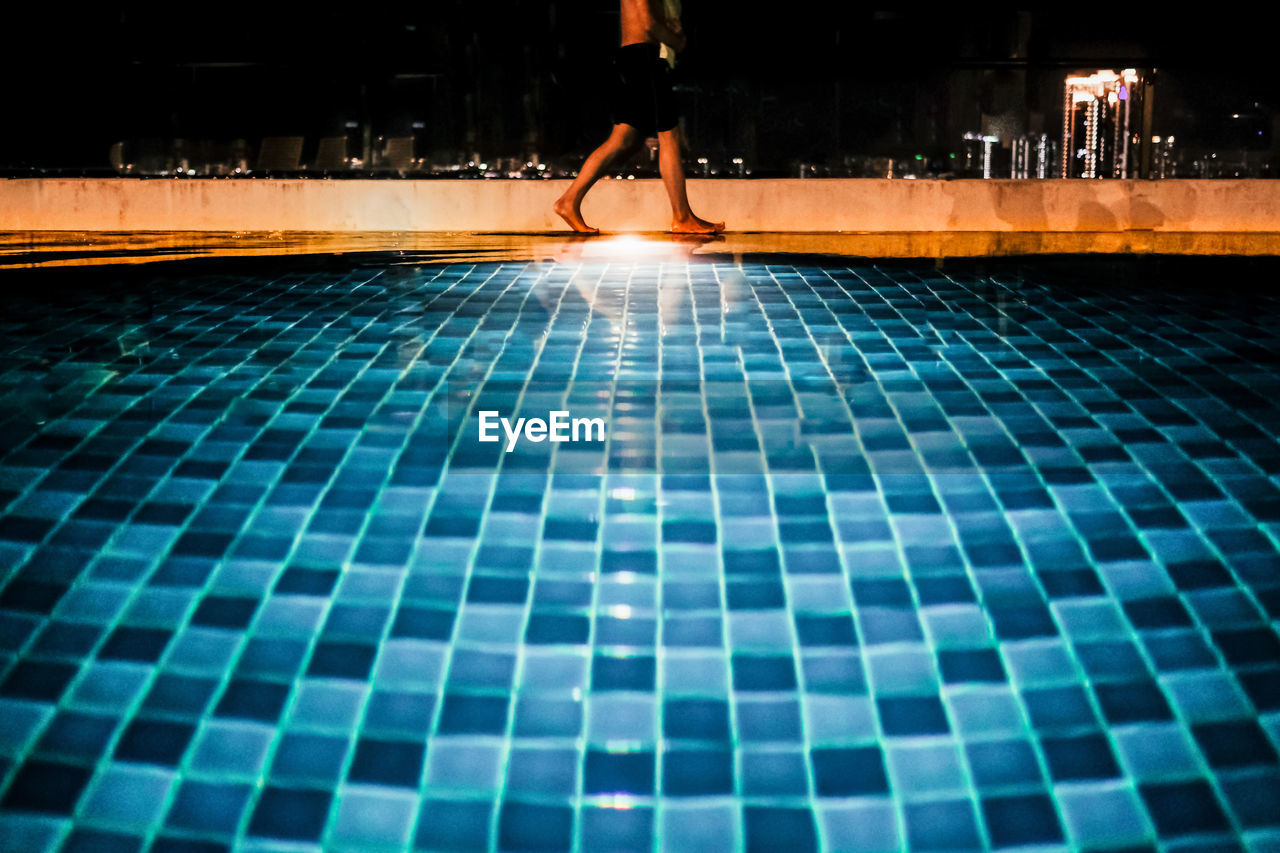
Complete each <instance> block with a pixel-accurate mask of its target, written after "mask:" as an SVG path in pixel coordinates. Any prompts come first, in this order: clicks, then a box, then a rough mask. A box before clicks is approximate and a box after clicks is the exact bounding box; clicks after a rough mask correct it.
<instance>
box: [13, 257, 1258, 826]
mask: <svg viewBox="0 0 1280 853" xmlns="http://www.w3.org/2000/svg"><path fill="white" fill-rule="evenodd" d="M1274 270H1275V265H1274V262H1272V261H1258V262H1254V263H1252V264H1248V265H1241V264H1236V263H1232V262H1229V261H1227V260H1217V261H1212V262H1208V261H1207V262H1204V263H1192V262H1191V261H1188V260H1175V259H1160V260H1155V259H1148V260H1146V261H1141V262H1139V261H1124V260H1115V259H1112V260H1100V259H1093V260H1089V259H1084V260H1076V261H1072V262H1065V261H1061V260H1053V259H1050V260H1038V261H1022V260H1017V259H1015V260H1010V261H1006V262H1000V263H995V262H992V263H982V262H974V263H967V264H961V263H953V262H949V263H947V264H934V263H932V262H912V261H860V260H857V259H847V258H846V259H840V258H829V257H803V256H748V257H743V258H737V259H735V258H732V257H714V256H713V257H708V258H700V259H694V260H689V261H678V262H677V261H670V262H663V263H656V262H649V261H646V260H645V259H644V258H634V257H633V258H629V259H624V260H618V261H613V262H610V261H607V260H592V261H584V262H580V263H555V262H536V261H524V260H521V261H515V262H506V263H504V262H496V261H495V262H484V263H458V264H448V263H426V262H423V263H416V262H413V260H412V259H408V260H406V259H405V258H403V257H399V258H381V257H379V256H367V257H363V258H346V259H320V260H314V259H312V260H299V259H293V260H289V261H283V262H281V261H276V262H262V261H242V262H236V263H231V262H225V261H224V262H210V263H204V264H198V263H197V264H192V263H181V264H160V265H154V266H147V267H141V268H135V269H132V270H130V271H124V270H121V269H119V268H114V267H103V268H96V269H93V270H79V271H75V272H74V274H72V273H63V272H57V271H53V270H38V271H32V272H30V273H23V274H21V277H11V278H9V279H8V283H9V284H10V289H9V290H8V291H7V293H8V295H7V296H6V297H5V312H4V316H3V318H2V319H0V340H2V344H0V397H2V398H3V399H4V400H5V406H4V410H3V411H4V415H3V418H4V420H3V422H0V453H3V456H0V566H3V567H5V571H4V573H3V574H2V575H0V582H2V583H3V586H2V587H0V720H3V722H2V723H0V847H3V848H4V849H15V850H18V849H20V850H42V849H50V850H57V849H66V850H82V849H84V850H88V849H94V850H139V849H149V850H157V851H159V850H164V851H173V850H216V849H226V848H228V847H233V846H234V847H237V848H238V849H246V850H268V849H270V850H281V849H288V850H292V849H299V850H305V849H318V848H321V847H323V848H324V849H332V850H361V851H363V850H381V849H388V850H393V849H418V850H437V849H440V850H458V849H485V848H499V849H552V850H559V849H575V850H597V849H604V850H613V849H649V848H654V847H661V848H663V849H668V850H687V849H691V848H698V849H703V850H708V851H710V850H718V849H726V850H734V849H749V850H782V849H785V850H806V849H830V850H881V849H885V850H891V849H900V848H903V847H909V848H911V849H916V850H931V849H956V848H960V849H965V848H1006V847H1017V846H1033V847H1039V848H1048V849H1065V848H1070V849H1120V848H1134V849H1161V850H1174V849H1176V850H1190V849H1209V848H1210V847H1212V848H1213V849H1232V848H1235V849H1239V848H1250V849H1258V850H1262V849H1276V848H1277V846H1280V761H1278V759H1277V752H1276V748H1277V743H1280V640H1278V639H1277V635H1276V619H1277V618H1278V614H1280V555H1278V553H1277V542H1280V488H1277V476H1280V444H1278V443H1277V435H1278V434H1280V410H1278V409H1277V401H1278V400H1280V369H1278V367H1280V337H1278V336H1277V331H1276V330H1277V329H1280V300H1277V299H1276V298H1275V296H1274V295H1273V294H1272V293H1271V292H1269V291H1268V290H1267V288H1266V285H1267V284H1268V280H1269V277H1270V274H1273V273H1274ZM560 410H563V411H568V412H572V413H573V414H574V415H575V416H583V417H587V416H590V417H596V416H598V417H600V418H601V419H602V420H603V421H604V422H605V425H606V435H605V437H604V440H603V441H589V442H581V443H554V442H550V441H541V442H533V441H524V442H522V443H519V444H518V445H517V446H515V447H514V448H513V449H512V451H511V452H510V453H508V452H506V448H505V445H504V444H503V443H502V442H496V443H482V442H479V441H478V440H476V439H477V437H478V433H477V423H478V420H477V418H478V413H479V412H481V411H495V412H500V413H501V414H502V415H511V416H512V417H515V416H528V417H534V416H537V417H543V416H545V415H546V414H547V413H549V412H552V411H560Z"/></svg>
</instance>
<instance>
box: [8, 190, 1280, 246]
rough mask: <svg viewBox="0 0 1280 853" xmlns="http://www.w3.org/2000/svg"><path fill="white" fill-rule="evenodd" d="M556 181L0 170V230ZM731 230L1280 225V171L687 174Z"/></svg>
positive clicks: (93, 225)
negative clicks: (815, 176) (853, 176)
mask: <svg viewBox="0 0 1280 853" xmlns="http://www.w3.org/2000/svg"><path fill="white" fill-rule="evenodd" d="M566 185H567V184H566V182H564V181H451V180H441V181H432V180H426V181H415V180H336V181H328V180H317V179H310V180H285V179H258V180H252V179H250V180H175V179H163V178H159V179H152V180H135V179H113V178H96V179H95V178H83V179H77V178H58V179H30V178H19V179H10V180H0V230H2V231H268V232H269V231H324V232H333V231H338V232H360V231H400V232H413V231H489V232H494V231H499V232H545V231H550V230H559V229H562V228H563V224H562V223H561V222H560V221H559V220H558V219H556V218H555V217H554V215H553V214H552V213H551V210H550V206H551V202H552V201H553V200H554V199H555V198H556V196H557V195H559V194H560V193H561V192H562V191H563V189H564V187H565V186H566ZM689 196H690V198H691V199H692V201H693V205H694V209H695V210H696V211H698V212H699V213H700V214H701V215H703V216H705V217H708V218H715V219H724V220H726V222H727V223H728V228H729V229H730V230H732V231H763V232H839V231H855V232H926V231H927V232H937V231H945V232H964V231H981V232H1056V233H1071V232H1091V233H1122V232H1133V231H1144V232H1145V231H1154V232H1170V233H1197V232H1215V233H1240V232H1260V233H1280V181H1263V180H1240V181H1195V180H1166V181H1114V180H1105V181H1104V180H1098V181H1083V180H1072V181H1060V180H1059V181H1055V180H1046V181H1034V180H1033V181H1012V180H991V181H981V180H963V181H909V180H895V181H890V180H871V179H865V180H839V179H838V180H795V179H791V180H691V181H690V182H689ZM583 213H584V215H585V216H586V218H587V220H588V221H589V222H591V223H592V224H594V225H597V226H598V227H600V228H602V229H604V230H607V231H660V230H663V229H665V228H667V227H668V226H669V224H670V219H669V217H670V212H669V208H668V207H667V202H666V195H665V193H664V192H663V189H662V186H661V183H660V182H659V181H656V180H640V181H617V180H606V181H602V182H601V183H600V184H599V185H598V186H597V187H596V189H595V190H593V191H592V194H591V195H590V196H589V197H588V199H587V202H586V204H585V205H584V207H583Z"/></svg>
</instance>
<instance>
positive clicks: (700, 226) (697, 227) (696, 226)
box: [671, 216, 724, 234]
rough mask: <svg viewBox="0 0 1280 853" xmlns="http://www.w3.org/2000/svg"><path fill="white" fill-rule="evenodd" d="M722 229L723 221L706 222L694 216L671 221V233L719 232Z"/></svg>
mask: <svg viewBox="0 0 1280 853" xmlns="http://www.w3.org/2000/svg"><path fill="white" fill-rule="evenodd" d="M723 230H724V223H723V222H708V221H707V220H705V219H699V218H698V217H696V216H690V217H689V218H688V219H679V220H676V221H674V222H672V223H671V233H672V234H719V233H720V232H721V231H723Z"/></svg>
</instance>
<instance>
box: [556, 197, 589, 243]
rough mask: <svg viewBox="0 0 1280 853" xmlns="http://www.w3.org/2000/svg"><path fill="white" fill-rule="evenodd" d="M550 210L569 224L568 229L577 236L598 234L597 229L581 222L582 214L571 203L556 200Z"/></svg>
mask: <svg viewBox="0 0 1280 853" xmlns="http://www.w3.org/2000/svg"><path fill="white" fill-rule="evenodd" d="M551 209H552V210H554V211H555V212H556V215H557V216H559V217H560V218H561V219H563V220H564V221H565V222H568V223H569V227H570V228H572V229H573V230H574V231H577V232H578V233H579V234H599V233H600V229H599V228H592V227H591V226H590V225H588V224H587V223H585V222H583V221H582V212H581V211H579V210H578V208H577V207H576V206H575V205H573V204H572V203H570V202H568V201H565V200H564V199H563V198H561V199H557V200H556V203H555V204H554V205H552V208H551Z"/></svg>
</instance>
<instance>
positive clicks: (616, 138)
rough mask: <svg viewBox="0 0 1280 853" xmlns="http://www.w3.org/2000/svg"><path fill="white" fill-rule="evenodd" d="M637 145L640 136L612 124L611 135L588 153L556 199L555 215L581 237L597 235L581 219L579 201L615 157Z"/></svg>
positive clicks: (632, 128)
mask: <svg viewBox="0 0 1280 853" xmlns="http://www.w3.org/2000/svg"><path fill="white" fill-rule="evenodd" d="M639 143H640V134H639V133H638V132H637V131H636V129H635V128H634V127H632V126H631V125H629V124H615V125H614V126H613V133H611V134H609V138H608V139H606V140H605V141H604V144H603V145H601V146H600V147H599V148H597V149H596V150H595V151H592V152H591V154H590V156H588V157H587V161H586V162H585V163H583V164H582V169H581V171H579V172H578V177H576V178H574V180H573V183H572V184H570V185H569V189H567V190H565V191H564V195H562V196H560V198H559V199H557V200H556V203H555V205H554V208H553V209H554V210H555V212H556V214H557V215H558V216H559V217H560V218H561V219H563V220H564V221H565V222H568V223H569V227H570V228H572V229H573V230H574V231H577V232H579V233H582V234H599V233H600V229H599V228H592V227H591V226H590V225H588V224H587V223H586V222H584V221H583V220H582V198H583V196H585V195H586V194H587V190H589V189H591V185H592V184H594V183H595V182H596V181H598V180H599V179H600V176H601V175H603V174H604V172H605V169H608V168H609V166H610V164H612V163H613V162H614V161H615V160H617V159H618V158H619V157H625V156H628V155H629V154H631V152H633V151H634V150H635V147H636V145H638V144H639Z"/></svg>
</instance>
